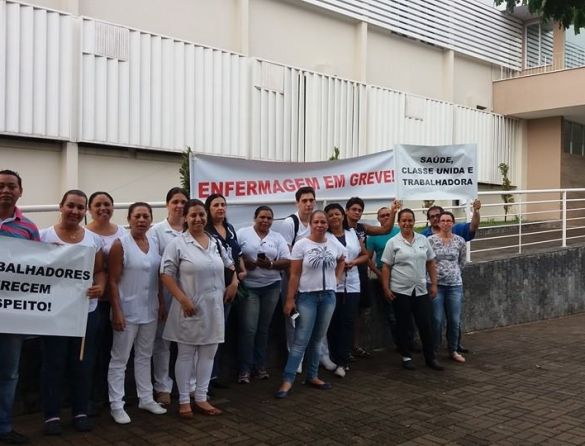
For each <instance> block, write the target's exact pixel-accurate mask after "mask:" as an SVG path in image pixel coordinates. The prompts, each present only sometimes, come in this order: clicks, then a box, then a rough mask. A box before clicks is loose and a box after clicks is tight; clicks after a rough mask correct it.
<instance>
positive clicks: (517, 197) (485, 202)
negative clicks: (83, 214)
mask: <svg viewBox="0 0 585 446" xmlns="http://www.w3.org/2000/svg"><path fill="white" fill-rule="evenodd" d="M502 195H507V196H509V197H512V198H513V201H510V202H509V203H504V201H503V199H502ZM479 199H480V200H481V201H482V205H481V210H480V226H479V229H478V231H477V232H476V236H475V239H474V240H473V241H472V242H471V243H470V244H469V245H468V259H469V260H471V261H483V260H491V259H496V258H502V257H509V256H512V255H518V254H526V253H533V252H537V251H540V250H545V249H553V248H564V247H569V246H573V245H576V244H579V243H585V188H581V189H538V190H511V191H489V192H486V191H483V192H479ZM364 201H365V202H366V213H364V219H365V220H367V221H373V222H375V216H376V210H377V208H378V207H380V206H382V205H388V203H383V202H380V200H379V199H378V200H369V199H368V198H367V197H364ZM150 204H151V205H152V207H153V208H154V209H155V210H157V209H164V207H165V203H164V202H153V203H150ZM259 204H269V205H271V206H273V207H274V208H275V216H285V215H288V213H290V208H291V206H292V205H293V200H292V199H291V200H282V201H274V202H271V203H266V202H262V203H260V202H259V203H257V204H249V205H246V207H242V206H238V205H237V202H230V203H229V205H230V209H231V210H230V221H231V222H232V223H233V224H234V225H236V226H242V225H246V224H250V222H251V214H252V210H251V209H250V208H254V207H256V206H257V205H259ZM421 204H422V203H421V202H420V201H417V202H413V201H405V202H403V207H409V208H411V209H413V210H414V211H415V213H416V215H417V222H416V225H417V226H418V227H424V226H425V225H426V224H427V221H426V209H425V208H424V207H420V205H421ZM435 204H438V205H440V206H442V207H443V208H444V209H446V210H450V211H452V212H453V213H454V214H455V216H456V219H457V222H466V221H470V220H471V208H470V206H471V203H466V204H453V203H450V202H448V203H445V202H444V201H438V202H436V203H435ZM129 205H130V203H117V204H116V205H115V209H127V208H128V206H129ZM319 205H320V206H321V205H324V203H323V202H320V203H319ZM20 208H21V209H22V210H23V211H24V212H25V213H26V214H28V215H30V216H31V218H32V219H33V220H34V219H35V217H34V214H35V213H47V212H53V213H54V212H57V211H58V206H56V205H40V206H21V207H20ZM238 208H239V210H238V211H237V212H236V210H237V209H238ZM277 209H278V210H277ZM248 214H249V215H248ZM161 215H162V214H161ZM118 217H119V218H120V217H121V216H120V215H118Z"/></svg>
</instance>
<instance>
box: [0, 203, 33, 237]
mask: <svg viewBox="0 0 585 446" xmlns="http://www.w3.org/2000/svg"><path fill="white" fill-rule="evenodd" d="M0 236H5V237H14V238H21V239H25V240H36V241H39V240H40V237H39V229H38V228H37V226H36V225H35V224H34V223H33V222H32V221H30V220H29V219H28V218H26V217H25V216H24V215H23V214H22V211H21V210H20V209H18V208H15V210H14V217H10V218H7V219H6V220H0Z"/></svg>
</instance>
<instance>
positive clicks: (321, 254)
mask: <svg viewBox="0 0 585 446" xmlns="http://www.w3.org/2000/svg"><path fill="white" fill-rule="evenodd" d="M333 238H335V237H333ZM343 255H344V248H343V246H342V245H341V243H339V242H338V241H337V240H333V239H332V238H329V237H328V238H327V239H326V241H325V242H322V243H316V242H314V241H312V240H310V239H308V238H303V239H301V240H299V241H298V242H295V245H294V246H293V249H292V253H291V259H292V260H302V261H303V263H302V271H301V277H300V280H299V292H301V293H306V292H311V291H325V290H330V291H336V290H337V278H336V277H335V269H336V267H337V260H338V259H339V258H340V257H342V256H343Z"/></svg>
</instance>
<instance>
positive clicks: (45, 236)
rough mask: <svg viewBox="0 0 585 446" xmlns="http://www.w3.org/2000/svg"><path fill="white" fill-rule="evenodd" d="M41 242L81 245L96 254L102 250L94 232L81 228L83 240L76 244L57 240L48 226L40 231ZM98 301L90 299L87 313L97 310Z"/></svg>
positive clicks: (53, 229)
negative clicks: (92, 249) (91, 249)
mask: <svg viewBox="0 0 585 446" xmlns="http://www.w3.org/2000/svg"><path fill="white" fill-rule="evenodd" d="M40 236H41V241H42V242H45V243H54V244H56V245H81V246H88V247H90V248H95V251H96V253H97V252H98V251H99V250H100V249H102V247H103V241H102V239H101V237H100V236H99V235H97V234H96V233H95V232H91V231H90V230H89V229H85V228H83V239H82V240H81V241H80V242H77V243H68V242H65V241H63V240H61V239H60V238H59V236H58V235H57V232H56V231H55V227H54V226H50V227H48V228H45V229H41V231H40ZM97 304H98V300H97V299H90V300H89V308H88V310H87V312H88V313H91V312H92V311H94V310H95V309H96V308H97Z"/></svg>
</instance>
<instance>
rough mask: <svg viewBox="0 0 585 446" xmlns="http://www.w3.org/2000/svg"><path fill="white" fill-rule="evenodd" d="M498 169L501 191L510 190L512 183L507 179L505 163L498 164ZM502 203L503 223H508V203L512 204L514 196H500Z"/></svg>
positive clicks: (509, 205) (510, 207)
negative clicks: (500, 176)
mask: <svg viewBox="0 0 585 446" xmlns="http://www.w3.org/2000/svg"><path fill="white" fill-rule="evenodd" d="M498 169H499V170H500V174H501V175H502V190H510V189H512V182H511V181H510V178H508V171H509V170H510V167H509V166H508V165H507V164H506V163H500V164H499V165H498ZM502 201H503V202H504V203H505V204H504V222H506V221H508V213H509V212H510V209H512V205H511V204H509V203H514V195H512V194H502Z"/></svg>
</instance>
